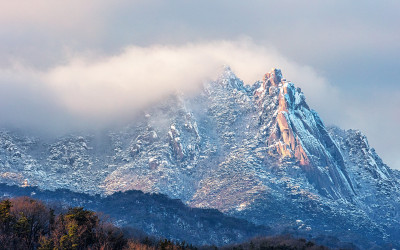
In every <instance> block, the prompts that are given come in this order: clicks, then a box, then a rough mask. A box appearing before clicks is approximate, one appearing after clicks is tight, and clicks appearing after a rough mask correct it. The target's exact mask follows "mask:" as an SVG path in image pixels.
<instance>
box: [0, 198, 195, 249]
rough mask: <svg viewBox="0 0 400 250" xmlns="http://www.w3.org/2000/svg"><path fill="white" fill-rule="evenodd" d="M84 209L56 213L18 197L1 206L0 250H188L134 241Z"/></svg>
mask: <svg viewBox="0 0 400 250" xmlns="http://www.w3.org/2000/svg"><path fill="white" fill-rule="evenodd" d="M102 217H104V216H102V215H101V214H97V213H95V212H93V211H89V210H85V209H84V208H82V207H74V208H69V209H57V208H55V209H53V208H50V207H49V206H47V205H45V204H44V203H43V202H41V201H38V200H35V199H32V198H29V197H18V198H13V199H6V200H2V201H1V202H0V249H39V250H50V249H68V250H69V249H70V250H72V249H77V250H78V249H104V250H106V249H149V250H150V249H188V248H193V247H191V246H189V245H187V244H185V243H179V244H175V243H173V242H171V241H169V240H166V239H164V240H155V239H152V238H149V237H142V238H141V239H135V238H130V237H127V236H126V235H129V231H128V233H126V232H124V231H123V230H121V229H120V228H117V227H115V226H114V225H112V224H111V223H109V222H107V220H105V219H101V218H102Z"/></svg>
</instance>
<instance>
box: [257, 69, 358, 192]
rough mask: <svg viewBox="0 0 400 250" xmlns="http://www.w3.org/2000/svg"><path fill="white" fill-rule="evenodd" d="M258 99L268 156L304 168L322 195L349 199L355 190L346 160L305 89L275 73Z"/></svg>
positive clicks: (263, 85)
mask: <svg viewBox="0 0 400 250" xmlns="http://www.w3.org/2000/svg"><path fill="white" fill-rule="evenodd" d="M254 96H255V101H256V103H258V107H259V108H260V109H261V112H260V119H259V120H260V123H262V124H264V125H263V126H261V127H262V128H266V129H265V130H263V131H262V133H263V134H264V135H265V136H266V138H265V140H266V144H267V146H268V150H269V152H268V153H269V154H272V155H277V156H279V159H280V160H281V161H282V160H284V161H286V160H289V161H291V162H293V163H294V164H295V165H297V166H300V167H301V168H302V169H303V170H304V171H305V173H306V174H307V176H308V178H309V179H310V181H311V182H312V183H314V185H315V186H316V188H317V189H318V190H320V192H321V194H323V195H326V196H330V197H335V198H338V197H345V196H346V197H349V196H348V195H351V194H352V193H353V190H352V187H351V184H350V183H349V180H348V177H347V173H346V172H345V170H344V163H343V157H342V156H341V154H340V151H339V149H338V148H337V146H336V144H335V143H334V142H333V140H332V138H331V137H330V135H329V134H328V132H327V130H326V128H325V125H324V124H323V122H322V121H321V119H320V117H319V116H318V114H317V113H316V112H315V111H313V110H311V109H310V108H309V107H308V105H307V103H306V102H305V97H304V94H303V93H302V92H301V89H300V88H296V87H295V85H294V84H293V83H291V82H286V80H285V79H283V77H282V72H281V71H280V70H279V69H272V71H271V72H269V73H267V74H265V76H264V80H263V82H262V84H261V85H260V87H259V88H258V89H256V91H255V92H254Z"/></svg>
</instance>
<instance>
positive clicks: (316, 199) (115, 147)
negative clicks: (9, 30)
mask: <svg viewBox="0 0 400 250" xmlns="http://www.w3.org/2000/svg"><path fill="white" fill-rule="evenodd" d="M188 83H190V79H188ZM0 170H1V175H0V180H1V181H2V182H6V183H9V184H18V185H22V184H23V181H24V180H25V179H28V180H29V183H30V184H31V185H35V186H39V187H41V188H44V189H56V188H68V189H71V190H73V191H77V192H85V193H90V194H96V193H97V194H102V195H109V194H112V193H114V192H118V191H126V190H132V189H139V190H142V191H144V192H157V193H163V194H166V195H168V196H169V197H171V198H178V199H181V200H182V201H184V202H185V203H187V204H188V205H190V206H192V207H207V208H216V209H219V210H220V211H223V212H225V213H228V214H231V215H235V216H238V217H241V218H245V219H247V220H250V221H252V222H255V223H258V224H265V225H271V226H274V227H275V226H276V225H282V227H290V228H292V227H296V228H299V230H303V229H304V230H305V228H311V229H307V234H312V233H314V232H315V234H329V235H330V234H332V232H335V235H336V236H338V237H340V238H341V239H347V238H348V239H351V238H352V237H353V238H354V237H361V238H363V237H365V239H377V240H379V239H383V238H384V239H385V240H386V241H389V240H390V239H392V240H395V239H396V238H395V236H394V235H400V232H399V229H398V228H400V227H397V226H396V225H398V223H399V221H400V214H399V213H398V211H400V205H399V204H400V191H399V181H398V177H397V176H396V175H399V174H398V173H397V172H393V171H392V170H390V169H389V168H388V167H387V166H386V165H385V164H383V162H382V160H381V159H380V158H379V156H378V155H377V154H376V152H375V151H374V150H373V149H372V148H370V147H369V145H368V142H367V141H366V138H365V136H363V135H362V134H360V133H359V132H354V131H342V130H340V129H336V128H329V129H327V128H326V127H325V125H324V123H323V122H322V120H321V119H320V117H319V116H318V114H317V113H316V112H315V111H314V110H312V109H310V107H309V106H308V105H307V103H306V99H305V96H304V94H303V93H302V91H301V89H300V88H296V87H295V85H294V84H293V83H291V82H288V81H286V80H285V79H284V78H283V75H282V72H281V71H280V70H279V69H272V70H271V71H270V72H269V73H267V74H265V76H264V78H263V79H262V80H260V81H257V82H256V83H254V84H253V85H251V86H250V85H245V84H244V83H243V81H242V80H240V79H239V78H238V77H237V76H236V75H235V74H234V73H233V72H232V70H231V69H230V68H229V67H226V68H225V70H224V71H223V72H222V73H221V75H220V76H219V77H218V78H217V79H216V80H215V81H210V82H207V83H205V84H204V86H203V89H202V91H201V92H200V93H198V94H197V95H194V96H183V95H174V96H170V97H169V98H166V99H165V100H163V101H162V102H160V103H159V104H157V105H154V106H152V107H149V108H148V109H147V110H144V111H143V114H142V116H141V117H139V118H137V119H136V121H135V122H134V123H132V124H129V125H127V126H124V127H118V128H114V129H110V130H107V131H103V132H98V133H97V134H75V135H69V136H64V137H59V138H53V139H50V140H46V141H45V140H43V139H41V138H36V137H32V136H30V135H29V133H25V134H24V133H15V132H10V131H3V132H0ZM371 193H373V194H374V195H371ZM381 211H384V213H385V214H387V215H389V216H390V221H389V220H387V218H386V217H385V215H377V214H380V213H381ZM396 211H397V212H396ZM298 220H301V221H303V222H304V223H303V224H304V225H302V226H301V227H299V226H297V224H296V223H297V222H296V221H298ZM396 223H397V224H396ZM396 228H397V229H396ZM364 229H365V230H364ZM367 229H368V230H367ZM310 230H311V231H310ZM396 230H397V231H396ZM399 242H400V240H399Z"/></svg>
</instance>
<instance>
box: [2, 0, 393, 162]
mask: <svg viewBox="0 0 400 250" xmlns="http://www.w3.org/2000/svg"><path fill="white" fill-rule="evenodd" d="M399 12H400V1H397V0H394V1H385V0H381V1H368V0H366V1H340V0H339V1H338V0H332V1H329V0H327V1H317V0H315V1H311V0H310V1H301V0H299V1H285V0H280V1H265V0H263V1H261V0H258V1H257V0H254V1H251V0H249V1H239V0H229V1H228V0H221V1H216V0H214V1H210V0H202V1H188V0H171V1H169V0H158V1H157V0H146V1H144V0H143V1H141V0H133V1H132V0H131V1H124V0H116V1H108V0H107V1H106V0H96V1H95V0H87V1H78V0H70V1H63V2H62V3H61V2H60V1H53V0H14V1H6V0H0V40H1V43H0V123H2V124H11V125H15V124H17V125H18V126H21V127H24V126H33V127H35V126H36V127H45V128H48V127H62V126H69V123H71V124H73V123H74V122H73V121H74V119H82V117H86V118H87V119H92V118H93V119H110V117H114V116H115V115H116V114H126V113H127V112H129V110H131V109H134V108H138V107H142V106H143V105H145V104H146V103H148V102H152V101H156V100H157V99H159V98H161V97H162V96H163V95H164V94H167V93H169V91H173V89H176V88H178V89H180V90H182V91H189V92H190V91H195V89H196V86H197V85H196V84H197V82H199V81H201V80H202V79H204V77H207V76H209V77H212V75H213V74H214V73H215V72H214V71H215V70H216V69H217V68H218V67H220V65H221V64H229V65H230V66H231V67H232V69H233V70H234V71H235V72H236V73H237V75H238V76H239V77H241V78H243V79H244V80H245V82H247V83H248V84H251V83H252V82H254V81H255V80H257V79H261V78H262V74H263V73H265V72H267V71H268V70H269V69H270V68H271V67H279V68H281V69H282V71H283V73H284V75H286V78H287V79H288V80H291V81H293V82H294V83H296V85H297V86H300V87H302V89H303V91H304V92H305V95H306V97H307V100H308V102H309V103H310V105H311V106H312V108H314V109H315V110H317V111H318V112H319V113H320V115H321V116H322V118H323V120H324V121H325V123H327V124H337V125H339V126H341V127H342V128H346V129H349V128H358V129H360V130H361V131H363V132H364V133H365V134H366V135H367V136H368V138H369V141H370V144H371V145H372V146H373V147H375V148H376V150H377V152H378V153H379V154H380V155H381V156H382V157H383V159H384V161H385V162H386V163H388V164H389V166H391V167H393V168H399V169H400V158H399V157H398V152H399V151H400V143H399V142H400V130H399V124H400V108H399V107H400V84H399V83H400V71H399V69H400V25H399V24H400V15H399V14H398V13H399Z"/></svg>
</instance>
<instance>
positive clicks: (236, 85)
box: [217, 65, 244, 90]
mask: <svg viewBox="0 0 400 250" xmlns="http://www.w3.org/2000/svg"><path fill="white" fill-rule="evenodd" d="M217 82H218V83H219V84H220V85H222V86H224V87H227V88H233V89H237V90H243V89H244V83H243V81H242V80H241V79H239V78H238V77H237V76H236V74H235V73H234V72H233V71H232V69H231V68H230V67H229V66H226V65H225V66H224V68H223V72H222V73H221V74H220V76H219V77H218V79H217Z"/></svg>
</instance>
